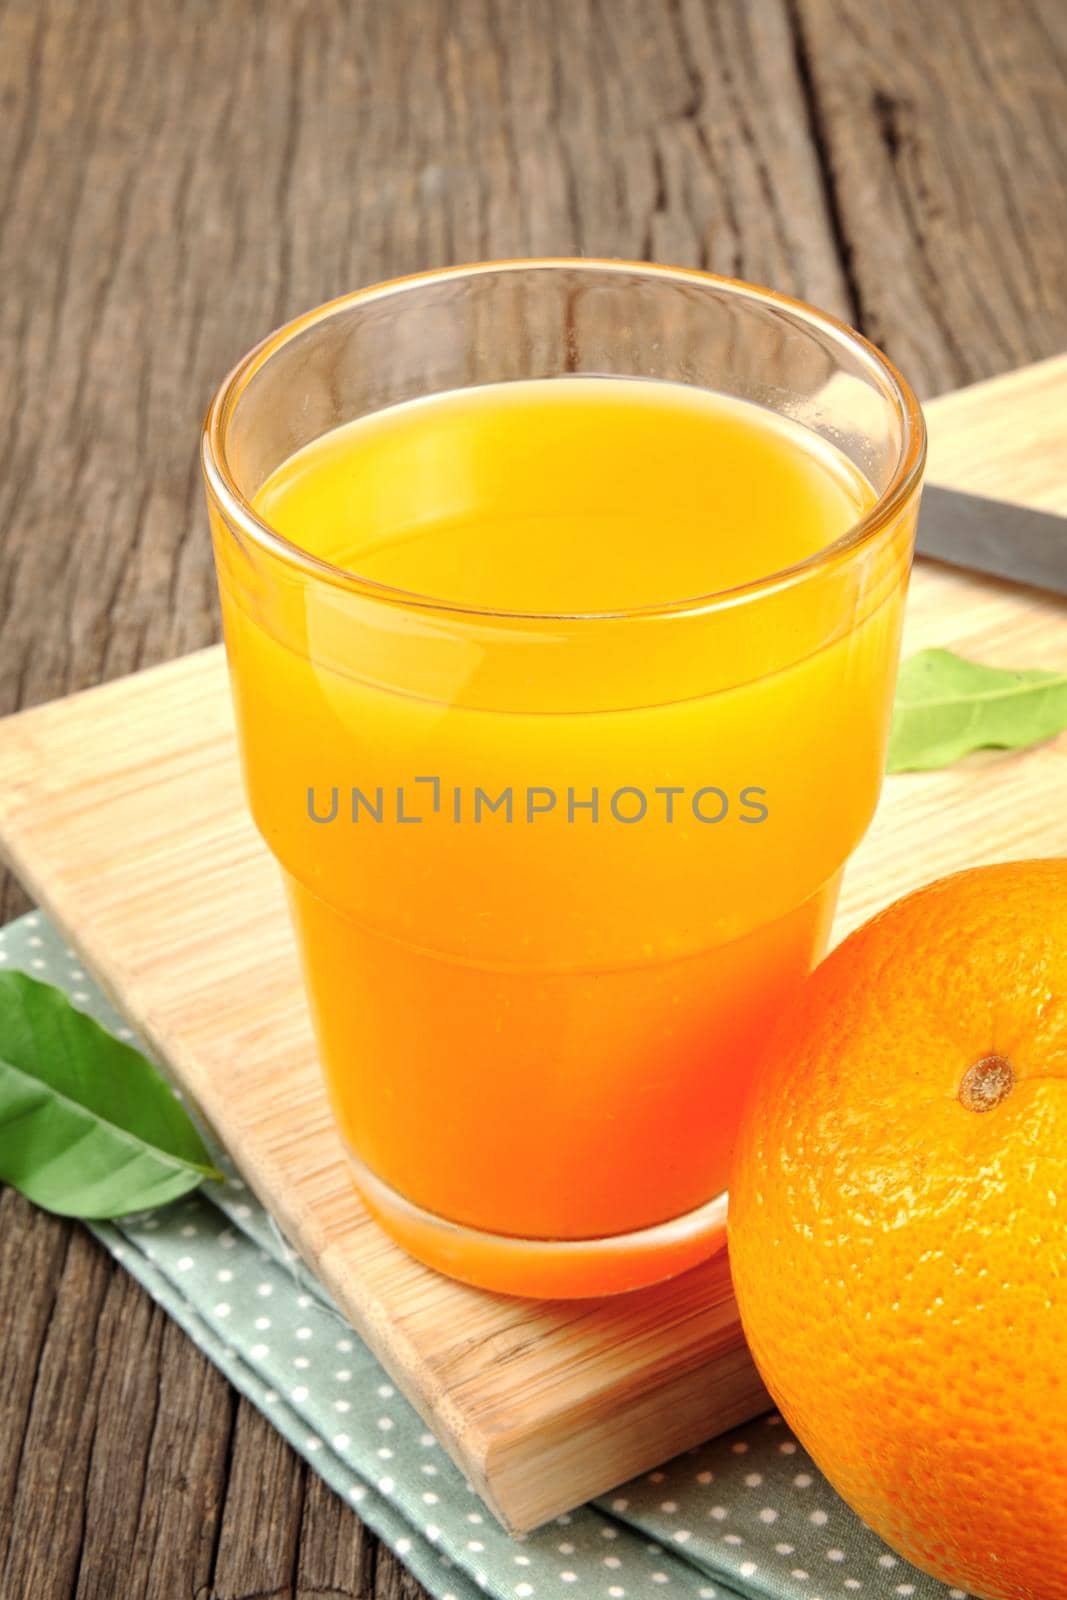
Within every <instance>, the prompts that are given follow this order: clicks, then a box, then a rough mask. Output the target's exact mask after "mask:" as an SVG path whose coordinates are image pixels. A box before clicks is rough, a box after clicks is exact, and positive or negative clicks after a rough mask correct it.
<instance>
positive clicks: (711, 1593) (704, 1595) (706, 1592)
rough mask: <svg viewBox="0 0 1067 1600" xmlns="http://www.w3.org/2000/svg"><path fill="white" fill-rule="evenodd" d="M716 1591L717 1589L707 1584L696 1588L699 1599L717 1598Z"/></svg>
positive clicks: (714, 1599)
mask: <svg viewBox="0 0 1067 1600" xmlns="http://www.w3.org/2000/svg"><path fill="white" fill-rule="evenodd" d="M718 1593H719V1591H718V1590H717V1589H712V1588H709V1587H707V1586H705V1587H704V1588H703V1589H698V1590H697V1594H698V1595H699V1596H700V1600H718Z"/></svg>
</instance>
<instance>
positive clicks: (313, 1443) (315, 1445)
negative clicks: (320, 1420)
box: [304, 1434, 322, 1452]
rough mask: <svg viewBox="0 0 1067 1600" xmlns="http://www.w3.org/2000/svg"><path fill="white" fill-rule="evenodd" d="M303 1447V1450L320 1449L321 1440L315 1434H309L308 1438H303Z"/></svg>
mask: <svg viewBox="0 0 1067 1600" xmlns="http://www.w3.org/2000/svg"><path fill="white" fill-rule="evenodd" d="M304 1449H305V1450H311V1451H312V1452H314V1451H315V1450H321V1449H322V1440H321V1439H316V1437H315V1435H314V1434H311V1436H310V1438H307V1439H305V1440H304Z"/></svg>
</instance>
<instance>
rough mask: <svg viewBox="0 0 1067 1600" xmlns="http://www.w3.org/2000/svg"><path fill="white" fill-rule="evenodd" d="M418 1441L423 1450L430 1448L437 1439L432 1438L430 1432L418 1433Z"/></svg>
mask: <svg viewBox="0 0 1067 1600" xmlns="http://www.w3.org/2000/svg"><path fill="white" fill-rule="evenodd" d="M419 1443H420V1444H421V1445H422V1448H423V1449H424V1450H432V1449H433V1447H434V1445H435V1444H436V1443H437V1440H436V1439H435V1438H434V1436H433V1434H432V1433H420V1434H419Z"/></svg>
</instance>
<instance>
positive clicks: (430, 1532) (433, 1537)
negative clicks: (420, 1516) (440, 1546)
mask: <svg viewBox="0 0 1067 1600" xmlns="http://www.w3.org/2000/svg"><path fill="white" fill-rule="evenodd" d="M422 1531H423V1533H424V1534H425V1535H426V1537H427V1539H429V1541H430V1543H431V1544H436V1543H437V1541H438V1539H439V1538H440V1537H441V1530H440V1528H439V1527H438V1526H437V1524H436V1523H435V1522H428V1523H427V1524H426V1526H425V1528H423V1530H422Z"/></svg>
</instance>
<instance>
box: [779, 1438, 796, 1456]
mask: <svg viewBox="0 0 1067 1600" xmlns="http://www.w3.org/2000/svg"><path fill="white" fill-rule="evenodd" d="M778 1451H779V1454H780V1455H783V1456H795V1455H796V1453H797V1447H796V1445H795V1444H794V1443H793V1441H792V1439H783V1440H782V1442H781V1444H780V1445H779V1446H778Z"/></svg>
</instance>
